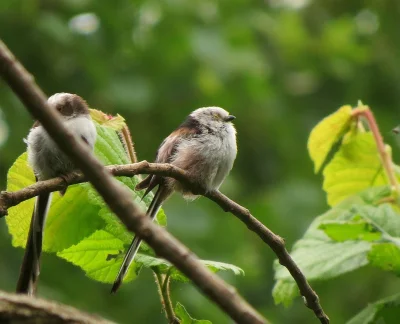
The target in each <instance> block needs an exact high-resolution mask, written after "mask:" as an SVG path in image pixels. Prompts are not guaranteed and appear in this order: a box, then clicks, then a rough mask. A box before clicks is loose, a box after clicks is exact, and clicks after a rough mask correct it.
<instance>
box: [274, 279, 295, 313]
mask: <svg viewBox="0 0 400 324" xmlns="http://www.w3.org/2000/svg"><path fill="white" fill-rule="evenodd" d="M298 294H299V288H298V287H297V285H296V284H295V283H294V282H293V281H291V280H278V281H277V282H276V284H275V285H274V288H273V289H272V296H273V297H274V302H275V304H276V305H278V304H283V305H284V306H285V307H289V306H290V305H291V304H292V301H293V299H294V298H295V297H296V296H297V295H298Z"/></svg>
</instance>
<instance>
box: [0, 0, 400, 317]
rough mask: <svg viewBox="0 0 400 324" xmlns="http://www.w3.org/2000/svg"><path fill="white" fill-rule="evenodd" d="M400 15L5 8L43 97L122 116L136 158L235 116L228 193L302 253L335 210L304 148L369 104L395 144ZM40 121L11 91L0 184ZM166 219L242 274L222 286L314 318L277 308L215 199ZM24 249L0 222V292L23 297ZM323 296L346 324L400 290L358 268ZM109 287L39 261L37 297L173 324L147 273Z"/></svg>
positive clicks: (188, 295) (253, 240)
mask: <svg viewBox="0 0 400 324" xmlns="http://www.w3.org/2000/svg"><path fill="white" fill-rule="evenodd" d="M399 14H400V2H398V1H384V0H381V1H343V0H340V1H337V0H336V1H333V0H331V1H324V2H321V1H315V0H314V1H313V0H283V1H279V0H268V1H255V0H230V1H211V0H166V1H156V0H147V1H132V0H130V1H129V0H118V1H117V0H116V1H94V0H59V1H50V0H47V1H45V0H43V1H39V0H36V1H35V0H19V1H18V0H1V1H0V37H1V38H2V40H3V41H4V42H5V43H6V44H7V45H8V46H9V48H10V49H11V50H12V51H13V52H14V54H15V55H16V56H17V57H18V59H19V60H21V62H22V63H23V64H24V65H25V67H26V68H27V69H28V70H29V71H30V72H31V73H32V74H33V75H34V77H35V79H36V81H37V83H38V84H39V85H40V86H41V87H42V89H43V90H44V91H45V93H46V94H48V95H51V94H53V93H55V92H72V93H77V94H79V95H81V96H83V97H84V98H85V99H86V100H87V101H88V103H89V104H90V105H91V106H92V107H93V108H97V109H101V110H103V111H104V112H108V113H110V114H117V113H119V114H121V115H122V116H124V117H125V118H126V120H127V123H128V125H129V127H130V129H131V132H132V136H133V139H134V141H135V145H136V150H137V153H138V157H139V159H146V160H152V159H153V157H154V154H155V151H156V149H157V147H158V145H159V143H160V142H161V141H162V139H163V138H164V137H165V136H167V135H168V134H169V132H170V131H171V130H172V129H173V128H175V127H176V126H178V125H179V123H180V122H181V121H182V120H183V119H184V117H185V116H186V115H187V114H188V113H189V112H190V111H192V110H194V109H195V108H198V107H203V106H211V105H216V106H221V107H224V108H225V109H227V110H229V111H230V112H231V113H232V114H234V115H236V116H237V120H236V122H235V124H236V127H237V130H238V145H239V154H238V157H237V160H236V163H235V166H234V169H233V171H232V173H231V175H230V177H229V178H228V179H227V181H226V182H225V184H224V186H223V187H222V191H223V192H225V193H226V194H228V195H229V196H230V197H232V198H233V199H234V200H236V201H238V202H239V203H241V204H243V205H245V206H246V207H248V208H249V209H250V210H251V211H252V213H253V214H254V215H255V216H256V217H257V218H258V219H260V220H261V221H262V222H263V223H264V224H266V225H267V226H268V227H269V228H270V229H272V230H273V231H274V232H276V233H278V234H279V235H281V236H282V237H284V238H285V240H286V242H287V245H288V247H290V246H291V245H292V244H293V242H294V241H295V240H296V239H298V238H300V237H301V235H302V234H303V232H304V231H305V229H306V228H307V226H308V225H309V223H310V222H311V220H312V219H313V218H314V217H315V216H317V215H319V214H321V213H322V212H323V211H324V210H326V209H327V204H326V198H325V195H324V193H323V191H322V189H321V178H320V176H319V175H317V176H316V175H314V174H313V166H312V164H311V162H310V160H309V157H308V154H307V150H306V142H307V137H308V134H309V132H310V130H311V129H312V127H313V126H314V125H315V124H316V123H317V122H318V121H319V120H320V119H321V118H323V117H324V116H326V115H327V114H329V113H331V112H332V111H334V110H336V109H337V108H338V107H339V106H341V105H343V104H352V105H356V103H357V100H358V99H362V100H363V102H364V103H366V104H369V105H370V106H371V107H372V108H373V110H374V112H375V115H376V117H377V119H378V122H379V124H380V127H381V130H382V133H383V135H384V137H385V140H386V141H387V142H388V143H392V142H393V137H392V135H391V132H390V130H391V129H392V128H393V127H394V126H395V125H396V124H397V123H398V122H399V110H398V107H399V105H400V41H399V37H398V35H399V28H400V19H399ZM31 124H32V118H31V116H30V115H29V114H28V113H27V112H26V110H25V108H24V107H23V106H22V105H21V103H20V102H19V101H18V99H17V98H16V97H15V95H14V94H13V93H12V92H11V91H10V90H9V88H8V87H7V85H6V84H5V83H3V82H0V189H4V188H5V186H6V174H7V170H8V168H9V167H10V166H11V164H12V163H13V161H14V160H15V159H16V157H17V156H18V155H19V154H21V153H22V152H23V151H24V150H25V145H24V143H23V141H22V139H23V138H24V137H25V136H26V135H27V133H28V131H29V128H30V126H31ZM395 153H396V152H395ZM165 210H166V213H167V215H168V216H169V218H168V223H169V225H168V229H169V230H170V231H171V232H172V233H173V234H174V235H175V236H176V237H178V238H179V239H180V240H181V241H182V242H184V243H185V244H186V245H187V246H189V247H190V248H191V249H192V250H193V251H194V252H195V253H196V254H197V255H199V256H200V257H201V258H203V259H210V260H218V261H222V262H228V263H233V264H236V265H237V266H239V267H241V268H243V269H244V271H245V273H246V275H245V276H244V277H233V276H231V275H227V274H226V275H223V277H224V279H226V280H227V281H228V282H229V283H231V284H233V285H235V286H236V287H237V288H238V290H239V292H240V293H241V294H242V295H243V296H244V297H245V298H246V299H247V300H248V301H249V302H250V303H251V304H252V305H253V306H254V307H256V308H257V309H258V310H259V311H260V312H261V313H262V314H263V315H265V316H266V317H267V318H268V319H270V320H271V321H272V322H273V323H317V320H316V319H315V318H314V315H313V314H312V312H311V311H309V310H308V309H307V308H306V307H304V305H303V302H302V300H301V298H297V299H296V301H295V303H294V304H293V305H292V306H291V307H290V308H288V309H285V308H284V307H283V306H275V305H274V302H273V300H272V297H271V289H272V287H273V284H274V282H273V267H272V264H273V260H274V255H273V253H272V252H271V251H270V250H269V248H268V247H267V246H265V244H264V243H262V242H261V241H260V239H258V238H257V237H256V236H255V235H254V234H253V233H251V232H249V231H248V230H247V229H246V227H245V226H244V225H243V224H241V223H240V222H239V221H238V220H236V219H235V218H234V217H233V216H231V215H229V214H226V213H224V212H223V211H222V210H221V209H220V208H219V207H217V206H216V205H215V204H213V203H211V202H209V201H207V200H205V199H199V200H196V201H195V202H194V203H190V204H187V203H186V202H184V201H183V200H182V199H181V198H180V197H174V198H173V199H171V200H170V201H169V202H168V203H167V204H166V206H165ZM71 221H74V222H78V221H79V215H76V216H75V217H74V219H71ZM22 252H23V251H22V250H21V249H15V248H13V247H12V246H11V240H10V236H9V235H8V233H7V228H6V225H5V222H4V220H3V219H2V220H0V254H1V261H0V289H1V290H6V291H13V290H14V287H15V284H16V280H17V276H18V270H19V266H20V262H21V258H22ZM313 287H314V288H315V289H316V290H317V292H318V293H319V295H320V298H321V302H322V305H323V306H324V308H325V311H326V312H327V314H328V315H329V316H330V318H331V319H332V322H333V323H344V322H345V321H346V320H347V319H349V318H350V317H352V316H353V315H354V314H355V313H356V312H358V311H359V310H360V309H362V308H363V307H364V306H366V304H367V303H368V302H372V301H374V300H377V299H379V298H381V297H383V296H386V295H388V294H390V293H392V292H395V291H398V289H400V284H399V282H398V280H397V279H396V278H395V277H394V276H391V275H390V274H388V273H383V272H380V271H379V270H371V269H362V270H359V271H357V272H354V273H350V274H348V275H346V276H343V277H341V278H337V279H335V280H332V281H329V282H319V283H314V284H313ZM109 289H110V287H109V286H108V285H104V284H100V283H97V282H94V281H92V280H90V279H88V278H87V277H86V276H85V275H84V273H83V272H82V271H81V270H80V269H78V268H76V267H74V266H72V265H71V264H68V263H66V262H64V261H63V260H61V259H57V258H56V257H55V256H52V255H48V254H46V255H45V256H44V258H43V268H42V276H41V285H40V296H43V297H45V298H49V299H53V300H58V301H61V302H63V303H66V304H69V305H73V306H76V307H78V308H79V309H82V310H86V311H90V312H96V313H98V314H100V315H102V316H104V317H106V318H109V319H111V320H114V321H116V322H118V323H163V322H165V319H164V316H163V314H162V313H161V307H160V304H159V300H158V296H157V292H156V287H155V285H154V282H153V278H152V275H151V273H150V271H147V270H145V271H143V272H142V273H141V276H140V278H139V279H138V280H137V281H135V282H132V283H129V284H127V285H125V286H124V287H123V288H122V289H121V291H120V293H118V294H117V295H116V296H111V295H109ZM172 296H173V300H174V301H180V302H182V303H183V304H184V305H185V306H186V307H187V309H188V311H189V312H190V313H191V314H192V315H193V316H194V317H196V318H201V319H209V320H211V321H213V323H214V324H215V323H232V321H230V320H229V319H228V318H227V317H226V316H225V315H224V314H223V313H222V312H221V311H220V310H219V309H218V308H217V307H216V306H214V305H213V304H211V303H210V302H209V301H208V300H207V299H206V298H205V297H203V296H202V295H201V294H200V293H199V292H197V290H196V289H195V288H193V287H192V286H191V285H189V284H174V285H173V293H172Z"/></svg>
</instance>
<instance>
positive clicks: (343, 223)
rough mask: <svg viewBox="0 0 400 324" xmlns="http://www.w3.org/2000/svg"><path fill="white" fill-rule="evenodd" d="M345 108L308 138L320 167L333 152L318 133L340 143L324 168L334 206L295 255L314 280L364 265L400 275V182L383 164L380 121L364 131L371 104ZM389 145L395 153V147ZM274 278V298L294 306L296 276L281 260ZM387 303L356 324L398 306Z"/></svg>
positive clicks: (295, 248) (311, 229)
mask: <svg viewBox="0 0 400 324" xmlns="http://www.w3.org/2000/svg"><path fill="white" fill-rule="evenodd" d="M345 107H347V106H345ZM343 111H344V108H341V109H339V110H338V111H337V112H336V113H334V114H331V115H330V116H328V117H326V118H325V119H324V120H323V121H321V122H320V123H319V124H318V125H317V126H316V127H315V128H314V130H313V131H312V132H311V134H310V139H309V143H311V145H309V150H310V156H311V159H312V160H313V162H314V164H315V165H316V171H318V170H319V167H320V165H321V163H322V161H323V160H325V159H326V157H327V156H328V153H329V152H328V146H327V145H322V144H318V143H319V142H318V141H319V138H320V137H322V138H323V139H324V141H326V142H327V143H330V144H329V150H330V149H332V143H334V142H338V141H339V148H338V149H337V150H336V152H334V153H333V156H332V158H331V160H330V161H328V162H327V163H326V165H325V168H324V171H323V176H324V190H325V192H326V193H327V197H328V202H329V203H330V205H331V206H332V208H331V209H330V210H329V211H327V212H326V213H324V214H323V215H321V216H318V217H317V218H316V219H315V220H314V221H313V222H312V224H311V225H310V227H309V228H308V230H307V231H306V233H305V234H304V236H303V238H301V239H300V240H299V241H297V242H296V243H295V245H294V246H293V251H292V257H293V259H294V260H295V261H296V262H297V264H298V265H299V267H300V268H301V269H302V271H304V274H305V275H306V277H307V279H309V280H310V281H311V282H313V281H316V280H327V279H333V278H335V277H338V276H341V275H343V274H345V273H347V272H350V271H353V270H356V269H358V268H361V267H365V266H374V267H378V268H380V269H382V270H384V271H390V272H393V273H394V274H396V275H399V274H400V213H399V201H398V197H399V193H400V192H399V187H398V184H397V182H396V183H389V180H388V178H386V175H385V173H386V174H388V173H390V172H393V170H392V169H385V168H384V167H383V165H384V164H383V163H382V161H383V159H385V158H387V157H386V156H383V155H382V153H381V154H379V151H378V149H377V146H378V142H377V141H379V140H380V134H379V133H377V132H378V130H377V129H376V128H375V124H374V123H375V120H371V119H368V126H369V127H370V129H371V130H373V131H365V128H364V126H363V125H362V124H360V122H359V120H358V116H359V115H362V114H364V113H366V114H369V109H368V108H367V107H365V106H361V107H358V108H357V109H355V110H354V111H351V110H350V111H349V110H347V109H346V116H348V117H349V118H347V117H346V118H344V117H341V118H342V119H341V120H340V121H338V120H339V117H340V116H341V115H343ZM360 112H361V114H359V113H360ZM338 116H339V117H338ZM352 119H353V120H352ZM344 125H345V126H344ZM338 134H340V135H341V136H339V135H338ZM377 135H379V136H377ZM329 136H331V138H329ZM321 145H322V146H321ZM320 147H322V150H319V148H320ZM386 150H387V151H388V152H390V147H386ZM388 156H390V155H388ZM390 163H393V162H391V161H390ZM275 278H276V279H277V282H276V285H275V287H274V290H273V295H274V298H275V302H276V303H283V304H285V305H289V304H290V303H291V301H292V299H293V298H294V297H295V296H296V295H297V293H298V292H297V290H296V289H295V286H294V281H293V279H292V278H291V276H290V274H289V273H288V271H287V270H286V269H285V268H283V267H281V266H279V265H278V264H276V273H275ZM388 305H389V304H387V303H384V302H379V303H378V304H376V305H375V306H369V307H368V310H366V311H365V312H363V313H361V314H359V316H357V317H356V319H353V320H352V321H351V323H353V322H354V323H370V322H369V321H365V320H364V321H359V322H358V320H359V319H360V318H363V316H364V315H365V316H366V315H367V314H368V316H369V317H371V318H378V317H379V318H380V316H384V315H382V314H380V313H379V311H378V310H380V309H382V308H384V309H387V308H388V307H391V308H392V309H391V314H392V313H393V309H394V308H398V307H397V306H395V304H393V303H391V304H390V305H389V306H388ZM385 312H388V311H385ZM378 313H379V315H377V314H378ZM375 316H377V317H375ZM371 323H372V322H371Z"/></svg>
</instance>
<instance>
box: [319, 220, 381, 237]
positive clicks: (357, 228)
mask: <svg viewBox="0 0 400 324" xmlns="http://www.w3.org/2000/svg"><path fill="white" fill-rule="evenodd" d="M319 228H320V229H321V230H323V231H324V232H325V234H326V235H328V236H329V238H331V239H332V240H334V241H337V242H344V241H348V240H364V241H377V240H379V239H380V238H381V233H379V232H377V230H376V229H375V228H374V227H373V226H372V225H371V224H369V223H368V222H366V221H349V222H346V221H337V222H335V221H333V222H332V221H329V222H326V223H322V224H321V225H320V226H319Z"/></svg>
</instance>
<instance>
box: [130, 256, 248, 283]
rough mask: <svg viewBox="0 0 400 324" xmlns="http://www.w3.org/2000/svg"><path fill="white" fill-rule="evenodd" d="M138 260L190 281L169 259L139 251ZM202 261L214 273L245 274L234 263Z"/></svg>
mask: <svg viewBox="0 0 400 324" xmlns="http://www.w3.org/2000/svg"><path fill="white" fill-rule="evenodd" d="M136 261H137V262H140V263H141V264H143V266H145V267H147V268H156V270H157V271H158V272H159V273H163V274H169V275H170V277H171V279H173V280H175V281H181V282H188V281H189V279H188V278H187V277H186V276H185V275H184V274H183V273H181V272H180V271H179V270H178V269H177V268H175V267H174V266H173V265H172V264H171V263H169V262H168V261H167V260H164V259H159V258H156V257H153V256H150V255H145V254H140V253H139V254H138V255H137V258H136ZM200 262H201V263H203V264H204V265H205V266H206V267H207V268H208V269H209V270H211V271H212V272H214V273H216V272H219V271H230V272H232V273H233V274H234V275H244V271H243V270H242V269H241V268H239V267H237V266H235V265H233V264H228V263H223V262H216V261H209V260H200Z"/></svg>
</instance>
